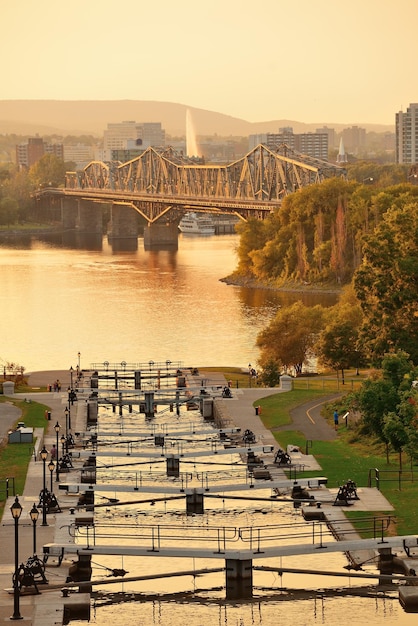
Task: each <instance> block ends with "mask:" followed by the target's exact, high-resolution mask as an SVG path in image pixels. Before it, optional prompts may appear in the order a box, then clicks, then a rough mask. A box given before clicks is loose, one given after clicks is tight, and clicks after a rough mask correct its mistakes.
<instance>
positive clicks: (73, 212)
mask: <svg viewBox="0 0 418 626" xmlns="http://www.w3.org/2000/svg"><path fill="white" fill-rule="evenodd" d="M79 203H80V200H79V199H78V198H66V197H64V198H61V222H62V226H63V228H64V229H65V230H75V228H76V225H77V221H78V211H79Z"/></svg>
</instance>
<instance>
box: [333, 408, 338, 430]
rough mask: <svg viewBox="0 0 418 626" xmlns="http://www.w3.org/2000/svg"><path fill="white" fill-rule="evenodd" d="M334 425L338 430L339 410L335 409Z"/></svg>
mask: <svg viewBox="0 0 418 626" xmlns="http://www.w3.org/2000/svg"><path fill="white" fill-rule="evenodd" d="M334 427H335V430H338V411H337V409H335V411H334Z"/></svg>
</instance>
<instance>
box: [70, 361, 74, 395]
mask: <svg viewBox="0 0 418 626" xmlns="http://www.w3.org/2000/svg"><path fill="white" fill-rule="evenodd" d="M73 372H74V370H73V366H72V365H71V367H70V391H72V390H73Z"/></svg>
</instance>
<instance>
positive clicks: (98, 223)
mask: <svg viewBox="0 0 418 626" xmlns="http://www.w3.org/2000/svg"><path fill="white" fill-rule="evenodd" d="M76 227H77V229H78V230H79V231H80V232H83V233H95V234H97V235H102V234H103V211H102V206H101V205H100V204H99V203H97V202H90V201H89V200H80V202H79V205H78V218H77V224H76Z"/></svg>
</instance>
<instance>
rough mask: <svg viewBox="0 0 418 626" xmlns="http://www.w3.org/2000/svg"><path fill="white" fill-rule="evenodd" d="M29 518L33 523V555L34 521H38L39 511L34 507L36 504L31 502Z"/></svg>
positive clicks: (34, 545)
mask: <svg viewBox="0 0 418 626" xmlns="http://www.w3.org/2000/svg"><path fill="white" fill-rule="evenodd" d="M29 515H30V518H31V520H32V524H33V556H35V555H36V522H37V521H38V517H39V511H38V509H37V508H36V504H35V503H33V507H32V508H31V510H30V511H29Z"/></svg>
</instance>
